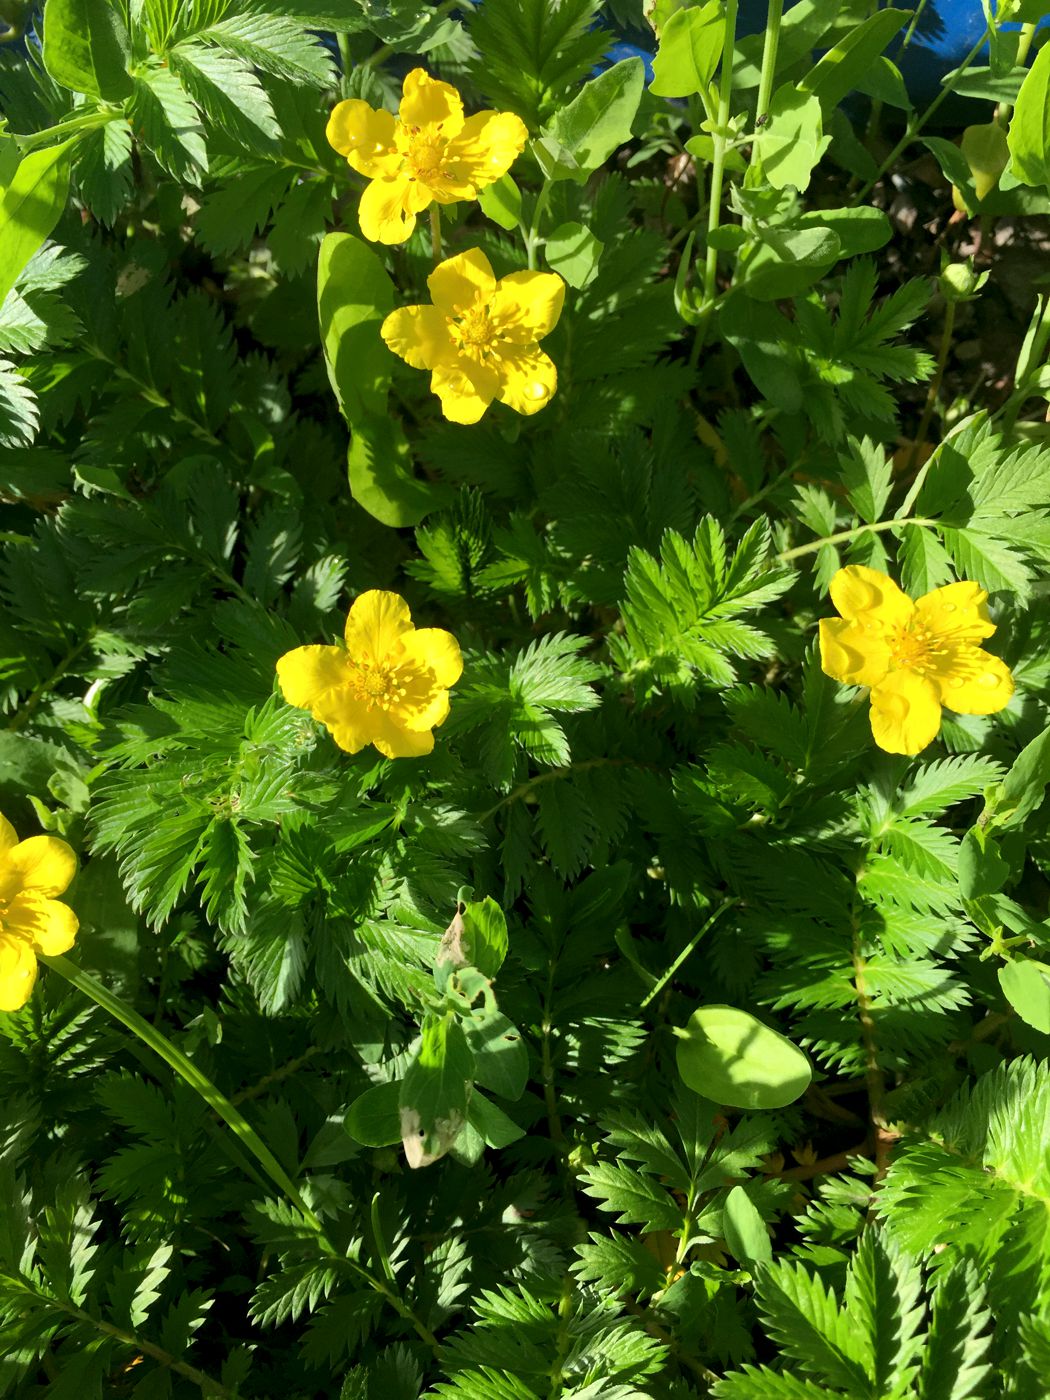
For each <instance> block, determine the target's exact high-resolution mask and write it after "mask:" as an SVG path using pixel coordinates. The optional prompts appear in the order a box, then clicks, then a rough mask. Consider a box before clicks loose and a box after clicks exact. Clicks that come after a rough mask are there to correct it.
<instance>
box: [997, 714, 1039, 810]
mask: <svg viewBox="0 0 1050 1400" xmlns="http://www.w3.org/2000/svg"><path fill="white" fill-rule="evenodd" d="M1048 783H1050V729H1045V730H1044V731H1043V732H1042V734H1040V735H1039V736H1038V737H1037V738H1035V739H1033V740H1032V742H1031V743H1030V744H1026V745H1025V747H1024V748H1023V749H1022V750H1021V752H1020V753H1019V754H1018V755H1017V757H1016V758H1015V759H1014V761H1013V764H1012V765H1011V767H1010V771H1009V772H1008V773H1007V775H1006V777H1005V778H1004V779H1003V783H1002V786H1001V787H1000V789H999V791H998V792H997V793H996V795H995V798H994V800H993V805H992V814H993V820H994V822H995V825H996V826H997V827H1010V826H1019V825H1020V824H1021V823H1022V822H1023V821H1024V820H1025V818H1026V817H1027V816H1028V815H1029V814H1030V813H1031V812H1034V811H1035V809H1036V807H1038V806H1039V804H1040V802H1042V800H1043V795H1044V793H1045V792H1046V786H1047V784H1048Z"/></svg>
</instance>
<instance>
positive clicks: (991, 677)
mask: <svg viewBox="0 0 1050 1400" xmlns="http://www.w3.org/2000/svg"><path fill="white" fill-rule="evenodd" d="M977 684H978V685H983V686H986V687H987V689H988V690H991V689H992V687H993V686H996V685H998V684H999V677H998V676H997V675H996V674H995V672H994V671H985V673H984V675H983V676H978V677H977Z"/></svg>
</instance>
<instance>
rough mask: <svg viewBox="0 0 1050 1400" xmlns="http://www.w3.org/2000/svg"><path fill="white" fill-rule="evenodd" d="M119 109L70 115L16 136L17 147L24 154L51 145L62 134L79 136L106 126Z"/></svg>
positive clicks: (118, 113)
mask: <svg viewBox="0 0 1050 1400" xmlns="http://www.w3.org/2000/svg"><path fill="white" fill-rule="evenodd" d="M119 116H120V112H119V111H112V112H109V111H107V112H98V111H96V112H86V113H85V114H84V116H82V117H71V118H70V119H69V121H67V122H59V123H58V125H57V126H49V127H46V128H45V129H44V130H43V131H34V132H31V133H30V134H29V135H28V136H16V137H15V140H16V141H17V142H18V146H19V149H20V150H21V152H22V154H23V155H25V154H27V152H29V151H35V150H38V149H39V148H40V147H41V146H51V145H53V144H54V143H55V142H56V141H58V140H60V139H61V138H62V137H64V136H80V135H82V134H86V133H87V132H89V131H94V130H97V128H98V127H100V126H108V125H109V123H110V122H111V121H113V120H114V118H116V117H119Z"/></svg>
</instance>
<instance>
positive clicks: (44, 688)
mask: <svg viewBox="0 0 1050 1400" xmlns="http://www.w3.org/2000/svg"><path fill="white" fill-rule="evenodd" d="M94 637H95V629H94V627H89V628H88V630H87V632H86V633H85V634H84V636H83V637H82V638H81V639H80V641H79V642H77V644H76V646H74V647H70V649H69V651H67V652H66V654H65V656H63V657H62V659H61V661H59V662H57V663H56V665H55V669H54V670H53V671H52V672H51V674H50V675H49V676H48V677H47V679H46V680H43V681H41V682H40V684H39V685H38V686H36V687H35V688H34V689H33V690H32V691H30V693H29V695H28V697H27V698H26V702H25V704H24V705H21V706H20V707H19V708H18V709H17V710H16V711H15V713H14V714H13V715H12V716H11V719H10V721H9V722H8V725H7V727H8V729H21V728H22V726H23V724H25V723H26V721H27V720H28V719H30V718H31V717H32V715H33V713H34V712H35V710H36V707H37V706H38V705H39V704H40V702H41V700H42V699H43V698H44V696H45V695H46V694H47V692H48V691H49V690H50V689H51V687H52V686H53V685H57V684H58V682H59V681H60V680H61V679H62V677H63V676H64V675H65V674H66V672H67V671H68V670H69V668H70V666H72V664H73V662H74V661H76V660H77V658H78V657H79V656H81V655H82V654H83V652H85V651H86V650H87V649H88V647H89V646H90V645H91V643H92V641H93V640H94Z"/></svg>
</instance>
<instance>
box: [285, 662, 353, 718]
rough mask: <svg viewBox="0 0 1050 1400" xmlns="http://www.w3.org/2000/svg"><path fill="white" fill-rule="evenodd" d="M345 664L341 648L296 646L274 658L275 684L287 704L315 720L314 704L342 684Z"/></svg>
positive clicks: (335, 690) (315, 709) (315, 708)
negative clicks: (306, 712) (308, 712)
mask: <svg viewBox="0 0 1050 1400" xmlns="http://www.w3.org/2000/svg"><path fill="white" fill-rule="evenodd" d="M346 663H347V658H346V652H344V651H343V649H342V647H320V646H318V647H296V648H295V650H294V651H286V652H285V654H284V655H283V656H282V657H280V658H279V659H278V662H277V684H278V685H279V686H280V688H281V694H282V695H283V696H284V698H285V699H286V700H287V701H288V703H289V705H295V706H296V707H297V708H298V709H300V710H310V711H311V713H313V714H314V715H315V717H316V718H318V719H319V718H320V716H319V715H318V714H317V708H318V705H319V704H320V705H321V707H322V708H324V698H325V696H326V695H330V694H331V693H332V692H337V691H338V690H339V689H340V688H341V687H342V686H344V685H345V684H346Z"/></svg>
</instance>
